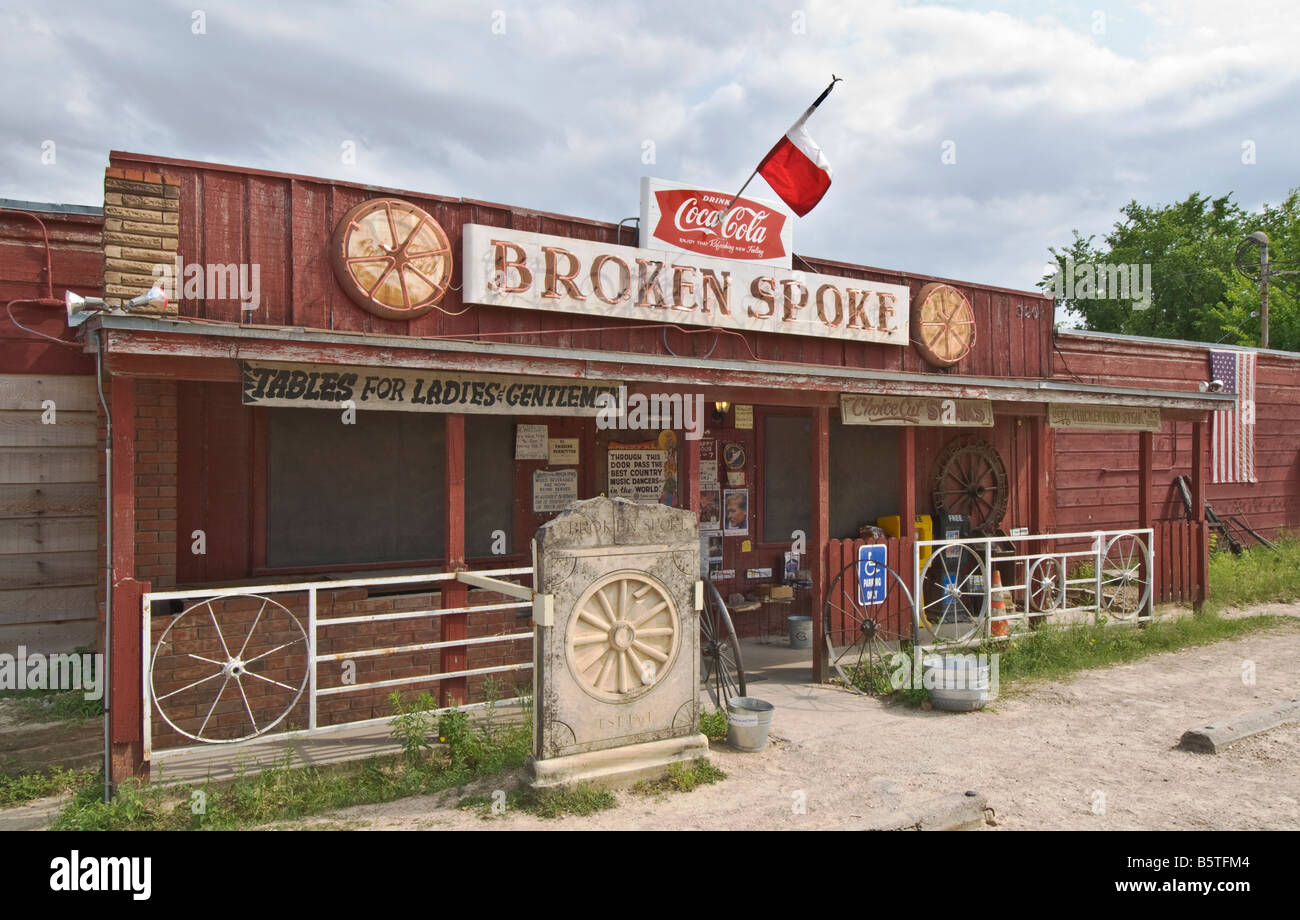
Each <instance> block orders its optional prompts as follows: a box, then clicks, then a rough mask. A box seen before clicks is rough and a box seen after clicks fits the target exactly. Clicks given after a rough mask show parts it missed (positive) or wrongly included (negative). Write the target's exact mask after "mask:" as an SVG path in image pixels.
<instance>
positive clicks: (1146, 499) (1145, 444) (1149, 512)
mask: <svg viewBox="0 0 1300 920" xmlns="http://www.w3.org/2000/svg"><path fill="white" fill-rule="evenodd" d="M1154 454H1155V434H1154V433H1153V432H1150V431H1142V432H1139V433H1138V522H1137V523H1138V526H1139V527H1150V526H1151V523H1152V521H1154V520H1155V509H1154V508H1153V507H1152V496H1153V489H1152V481H1151V479H1152V477H1151V465H1152V463H1151V461H1152V457H1153V456H1154Z"/></svg>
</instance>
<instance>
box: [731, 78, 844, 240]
mask: <svg viewBox="0 0 1300 920" xmlns="http://www.w3.org/2000/svg"><path fill="white" fill-rule="evenodd" d="M843 80H844V78H843V77H837V76H835V74H831V82H830V83H829V84H827V86H826V88H825V89H824V90H822V94H821V95H820V96H818V97H817V98H816V99H815V100H813V104H812V105H810V106H808V109H807V111H805V112H804V113H803V114H802V115H800V116H799V121H796V122H795V123H794V124H793V125H791V126H790V130H791V131H792V130H794V128H795V127H796V126H797V125H798V124H799V122H801V121H804V120H805V119H807V117H808V116H809V115H811V114H812V113H813V110H814V109H816V108H817V106H819V105H821V104H822V102H823V101H824V100H825V99H826V97H827V96H829V95H830V94H831V90H833V89H834V88H835V84H836V83H840V82H842V81H843ZM789 133H790V131H786V134H789ZM763 159H767V158H766V157H764V158H763ZM762 168H763V160H759V161H758V165H757V166H755V167H754V171H753V172H752V173H750V174H749V178H748V179H746V180H745V184H744V185H742V186H741V187H740V191H738V192H736V194H735V195H733V196H731V202H730V203H729V204H728V205H727V208H726V210H724V211H719V212H718V217H717V219H716V220H715V221H714V222H713V224H712V225H711V226H714V227H721V226H722V222H723V221H724V220H726V219H727V215H728V214H730V213H731V209H732V208H734V207H735V206H736V202H737V201H739V200H740V196H741V195H743V194H745V189H747V188H749V183H751V182H753V181H754V177H755V176H757V175H758V171H759V170H760V169H762Z"/></svg>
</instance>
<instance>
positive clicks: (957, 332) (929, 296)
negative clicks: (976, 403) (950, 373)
mask: <svg viewBox="0 0 1300 920" xmlns="http://www.w3.org/2000/svg"><path fill="white" fill-rule="evenodd" d="M912 328H913V329H914V330H916V336H917V338H916V339H914V340H913V342H914V344H915V345H916V350H917V351H919V352H920V353H921V356H922V357H924V358H925V360H926V361H928V362H929V363H930V364H933V365H934V366H935V367H952V366H953V365H954V364H956V363H957V362H958V361H960V360H961V359H962V358H964V357H966V355H968V354H970V350H971V349H972V348H973V347H974V346H975V311H974V309H972V308H971V305H970V301H969V300H967V299H966V295H965V294H963V293H962V292H961V291H959V290H957V289H956V288H955V287H953V286H952V285H951V284H941V283H938V282H934V283H931V284H927V285H926V286H925V287H923V288H921V290H920V292H919V293H918V294H917V295H916V299H915V300H914V301H912Z"/></svg>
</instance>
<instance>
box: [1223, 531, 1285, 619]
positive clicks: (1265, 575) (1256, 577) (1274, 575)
mask: <svg viewBox="0 0 1300 920" xmlns="http://www.w3.org/2000/svg"><path fill="white" fill-rule="evenodd" d="M1274 546H1276V547H1277V550H1276V552H1273V551H1270V550H1269V549H1268V548H1266V547H1263V546H1252V547H1250V548H1249V549H1246V550H1243V551H1242V554H1241V555H1240V556H1234V555H1232V554H1231V553H1215V554H1214V555H1212V556H1211V557H1210V606H1211V607H1212V608H1213V609H1222V608H1224V607H1242V606H1246V605H1248V604H1260V603H1269V602H1274V601H1281V602H1287V601H1294V600H1295V599H1296V598H1300V540H1297V539H1296V537H1295V536H1294V535H1289V534H1288V535H1284V536H1281V537H1279V538H1278V539H1277V540H1276V541H1275V542H1274Z"/></svg>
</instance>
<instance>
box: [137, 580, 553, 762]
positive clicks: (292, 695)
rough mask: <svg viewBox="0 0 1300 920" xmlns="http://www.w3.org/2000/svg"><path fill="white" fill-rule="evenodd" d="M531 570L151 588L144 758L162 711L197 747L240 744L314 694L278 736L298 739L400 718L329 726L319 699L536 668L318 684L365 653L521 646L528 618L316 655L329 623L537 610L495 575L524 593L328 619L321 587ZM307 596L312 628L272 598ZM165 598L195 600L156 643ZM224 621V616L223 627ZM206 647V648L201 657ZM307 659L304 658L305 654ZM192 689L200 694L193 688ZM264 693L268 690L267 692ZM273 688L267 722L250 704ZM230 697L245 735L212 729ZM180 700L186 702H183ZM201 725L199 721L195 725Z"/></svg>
mask: <svg viewBox="0 0 1300 920" xmlns="http://www.w3.org/2000/svg"><path fill="white" fill-rule="evenodd" d="M532 574H533V570H532V568H531V567H526V568H511V569H491V570H486V571H478V572H473V573H464V572H462V573H455V572H441V573H429V574H420V575H394V576H387V577H374V578H352V579H339V580H333V581H313V582H299V583H294V584H264V585H251V586H240V587H233V588H200V589H194V590H186V591H152V592H148V593H146V594H144V595H143V597H142V603H141V607H142V610H141V612H142V617H141V623H142V627H141V632H142V636H141V639H142V645H141V648H143V649H145V650H146V653H145V654H144V655H142V656H141V658H142V663H143V674H142V675H141V676H142V679H143V681H142V682H143V688H144V709H143V711H144V759H145V760H149V759H150V755H151V752H152V746H153V714H154V713H155V712H157V714H158V716H159V717H160V718H161V719H162V720H163V721H164V722H166V723H167V725H168V726H170V727H171V728H172V729H173V730H174V731H176V732H177V733H179V734H180V735H182V736H184V737H186V738H189V739H191V740H192V741H195V742H198V743H199V744H203V745H206V744H238V743H241V742H246V741H250V740H253V739H255V738H258V737H261V736H264V735H266V734H267V733H269V732H270V731H271V730H272V729H274V728H276V727H277V726H278V725H280V724H281V723H282V722H283V721H284V720H285V718H286V717H288V716H289V714H290V713H291V712H292V711H293V710H294V709H295V707H297V706H298V703H299V701H300V700H301V699H302V697H303V695H304V694H306V697H307V725H306V728H303V729H297V730H292V731H285V732H279V733H277V737H293V736H295V735H302V734H307V733H318V732H325V731H330V730H336V729H343V728H356V727H358V726H362V725H370V724H377V723H380V722H389V721H391V718H392V717H391V716H383V717H379V718H369V719H358V720H354V721H340V722H337V723H334V724H330V725H318V724H317V705H318V702H319V701H320V700H322V699H324V698H329V697H334V696H338V695H341V694H349V693H357V692H360V691H365V690H377V689H383V688H388V687H393V688H397V687H416V686H420V685H424V684H435V683H437V682H439V681H444V680H449V679H454V678H469V677H474V676H479V675H492V674H498V673H505V672H512V671H526V670H531V669H532V667H533V665H532V661H531V659H530V660H528V661H525V662H520V663H517V664H504V665H493V666H490V667H479V668H459V669H453V670H447V671H437V672H432V673H428V674H419V675H413V676H400V677H396V678H389V679H384V680H377V681H371V682H367V683H346V682H345V683H341V684H338V685H335V686H330V687H319V686H318V685H317V679H318V676H319V675H318V670H319V666H320V665H322V664H325V663H340V664H341V665H346V664H347V663H349V662H351V663H352V666H353V667H355V664H356V662H358V661H360V660H364V659H373V658H378V657H381V656H391V655H405V654H413V653H419V652H428V651H436V650H441V649H452V648H455V649H460V648H469V647H473V646H482V645H490V644H494V643H508V642H516V641H521V640H523V639H529V640H531V639H532V635H533V633H532V623H531V622H527V628H526V630H525V629H524V628H523V627H522V626H521V627H519V628H518V630H517V631H513V632H509V633H504V634H500V635H489V636H481V637H476V638H452V639H446V638H441V637H440V638H439V639H438V640H437V641H428V642H416V643H406V644H401V645H387V646H382V645H381V646H377V647H374V648H364V649H359V650H354V651H344V652H331V653H328V654H320V653H319V651H318V642H319V631H320V630H322V629H325V628H328V627H331V626H342V625H347V624H368V623H394V624H398V623H400V622H401V621H415V622H416V623H418V622H419V621H425V622H426V623H427V621H428V620H430V619H436V618H441V617H447V616H451V615H453V614H481V613H485V612H492V611H502V610H522V609H530V608H531V606H532V605H531V603H530V602H529V601H528V600H525V599H523V598H524V597H526V596H529V595H531V589H530V588H528V587H526V586H523V585H519V586H517V587H515V586H513V585H504V584H503V583H502V582H499V581H496V582H492V583H490V584H491V586H492V587H494V588H497V589H503V590H506V592H507V593H513V594H514V595H515V598H516V599H512V600H509V601H506V602H501V603H491V604H480V605H476V606H468V605H467V606H457V607H447V608H444V607H427V608H421V609H415V610H408V609H394V610H391V611H385V612H378V613H360V614H355V615H347V616H326V617H322V616H319V615H318V613H319V610H318V602H319V599H320V596H321V594H322V593H332V592H336V591H341V590H346V589H351V588H374V587H382V588H386V589H392V588H395V587H396V588H399V589H400V588H408V589H414V588H417V587H421V586H426V585H427V586H430V587H431V588H432V587H434V586H438V585H441V584H443V583H446V582H455V581H460V582H462V583H467V584H478V585H480V586H483V585H485V584H488V583H487V582H486V581H485V579H488V578H491V579H520V578H523V579H531V578H532ZM476 576H477V577H476ZM512 587H513V588H515V590H514V591H513V592H512V591H511V590H510V589H511V588H512ZM304 593H305V594H306V619H307V622H306V624H305V625H304V624H303V623H302V621H301V620H300V618H299V617H298V615H296V614H295V613H294V612H293V610H292V609H290V607H288V606H286V605H285V604H282V603H280V602H279V601H277V600H275V599H274V597H275V596H276V595H280V596H282V597H283V596H285V595H302V594H304ZM160 601H183V602H192V603H186V604H185V609H184V610H183V611H182V612H180V613H178V614H175V615H173V616H172V620H171V622H170V623H169V624H168V626H167V627H166V629H165V630H164V632H163V633H162V635H161V636H160V637H159V641H158V642H157V643H156V644H155V643H154V642H153V606H154V604H155V603H156V602H160ZM218 607H220V608H221V614H220V615H219V614H218V611H217V608H218ZM254 609H256V613H255V614H253V613H252V611H253V610H254ZM250 614H251V617H250V616H249V615H250ZM222 619H225V620H226V623H225V628H224V629H223V624H222V622H221V620H222ZM209 624H210V625H211V627H212V632H213V633H214V634H215V640H214V639H213V638H210V637H209V638H206V639H204V638H201V637H200V633H202V632H206V631H207V629H208V626H209ZM259 629H261V630H262V632H261V634H260V635H259V633H258V630H259ZM201 652H202V653H203V654H200V653H201ZM299 652H300V653H301V654H300V655H299ZM299 657H301V662H300V663H299V662H298V660H297V659H298V658H299ZM164 658H165V661H166V667H168V668H171V670H170V672H169V676H168V677H167V680H168V681H170V682H169V683H167V684H166V685H165V686H164V687H163V688H162V692H161V694H159V693H157V692H156V689H155V678H156V677H157V676H159V675H157V674H156V671H157V670H158V668H159V665H160V663H161V662H162V661H163V660H164ZM467 659H468V656H467ZM259 663H260V665H259ZM267 665H273V667H272V668H271V669H269V670H268V669H267V667H266V666H267ZM254 666H258V667H254ZM187 669H193V672H194V673H193V674H188V672H187ZM178 671H179V672H180V673H182V674H187V677H185V678H183V680H185V681H186V682H185V683H184V684H183V685H181V686H175V685H176V684H178V683H181V681H180V680H176V679H175V678H174V675H175V674H176V673H177V672H178ZM299 672H301V673H299ZM272 675H274V676H272ZM188 676H194V677H195V679H194V680H192V681H190V680H188ZM232 684H233V687H232ZM271 688H276V689H271ZM191 691H194V692H193V693H191ZM258 691H261V693H260V695H259V693H258ZM186 693H191V695H190V696H189V697H184V696H183V694H186ZM208 694H211V700H212V702H211V704H210V706H209V705H208V704H207V699H208ZM267 694H271V697H270V703H271V704H273V707H274V710H275V711H278V715H276V714H275V711H273V712H272V713H271V714H270V716H268V715H267V714H266V713H265V712H263V717H262V719H261V720H259V719H258V717H257V712H258V711H260V710H259V707H257V706H255V705H254V702H253V701H252V700H254V699H256V700H260V701H261V702H262V703H263V704H266V703H267ZM194 697H199V698H200V701H199V702H197V703H193V702H190V700H191V699H192V698H194ZM178 698H180V699H183V700H185V705H184V707H181V708H178V709H173V710H172V711H170V712H169V708H170V707H171V705H172V704H170V703H169V701H178ZM223 698H225V699H226V702H225V704H224V708H223V709H222V713H225V714H229V713H230V711H231V710H232V709H234V710H235V711H236V712H237V711H238V709H239V706H238V704H239V703H242V710H243V713H244V714H246V716H247V720H248V725H247V730H246V731H233V732H231V731H230V725H231V719H230V718H226V719H225V721H224V728H225V729H226V732H225V733H224V734H222V735H221V736H217V735H216V734H215V732H214V731H213V730H210V729H209V725H214V723H213V719H214V717H217V722H218V723H221V722H222V719H221V718H220V716H219V715H218V710H219V709H220V708H222V703H223ZM522 699H523V698H522V697H515V698H511V699H505V700H498V701H495V702H496V703H497V704H498V705H506V704H510V703H516V702H519V701H521V700H522ZM236 701H238V703H237V702H236ZM485 705H488V704H487V703H470V704H466V705H461V706H455V707H447V708H445V709H440V710H437V712H439V713H442V712H447V711H450V710H451V709H460V710H472V709H477V708H480V707H482V706H485ZM177 706H179V701H178V702H177ZM205 706H206V707H207V710H206V715H203V716H202V721H199V718H200V713H202V712H203V710H204V707H205ZM190 709H193V710H194V712H193V714H192V717H189V718H188V719H187V718H185V717H181V716H180V715H178V713H180V712H185V713H187V714H188V711H189V710H190ZM178 723H180V724H178ZM195 723H197V726H196V725H195ZM205 732H206V733H207V734H206V735H205Z"/></svg>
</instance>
